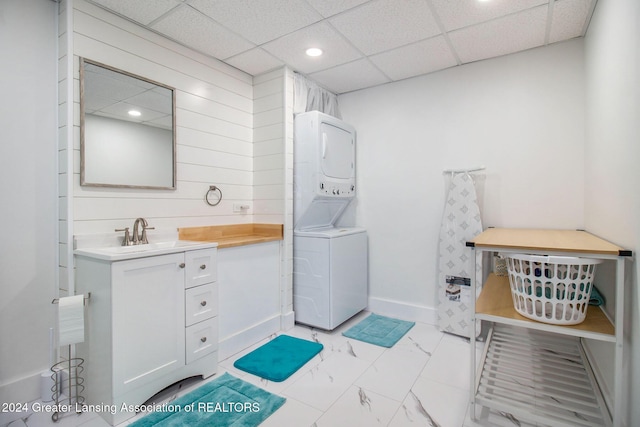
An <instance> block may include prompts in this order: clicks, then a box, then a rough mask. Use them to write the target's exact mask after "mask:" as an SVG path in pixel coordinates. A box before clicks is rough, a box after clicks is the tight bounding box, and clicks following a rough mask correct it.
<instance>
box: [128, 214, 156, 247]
mask: <svg viewBox="0 0 640 427" xmlns="http://www.w3.org/2000/svg"><path fill="white" fill-rule="evenodd" d="M140 226H141V227H142V230H138V227H140ZM154 229H155V227H149V224H148V223H147V220H146V219H144V218H136V220H135V222H134V223H133V238H132V240H131V243H132V244H133V245H145V244H147V243H149V241H148V240H147V230H154Z"/></svg>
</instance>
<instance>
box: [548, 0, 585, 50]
mask: <svg viewBox="0 0 640 427" xmlns="http://www.w3.org/2000/svg"><path fill="white" fill-rule="evenodd" d="M591 9H592V2H591V1H589V0H560V1H556V2H555V3H554V4H553V17H552V20H551V32H550V33H549V43H555V42H557V41H561V40H568V39H572V38H574V37H580V36H582V35H583V30H584V29H585V27H586V26H585V22H587V20H588V19H589V14H590V13H591Z"/></svg>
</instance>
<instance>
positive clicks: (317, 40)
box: [262, 22, 362, 74]
mask: <svg viewBox="0 0 640 427" xmlns="http://www.w3.org/2000/svg"><path fill="white" fill-rule="evenodd" d="M262 47H263V48H264V49H265V50H266V51H267V52H270V53H271V54H272V55H273V56H275V57H277V58H279V59H280V60H282V61H283V62H285V63H287V64H289V66H290V67H291V68H293V69H294V70H296V71H300V72H301V73H305V74H308V73H313V72H315V71H319V70H324V69H326V68H331V67H334V66H336V65H339V64H344V63H345V62H351V61H354V60H356V59H358V58H361V57H362V55H361V54H360V52H358V50H357V49H355V48H353V46H351V45H350V44H349V43H348V42H346V41H345V40H344V37H342V36H341V35H340V34H339V33H338V32H337V31H336V30H335V29H333V27H331V26H330V25H329V24H327V23H324V22H321V23H319V24H314V25H311V26H309V27H307V28H303V29H302V30H298V31H296V32H295V33H292V34H289V35H287V36H284V37H281V38H279V39H277V40H274V41H272V42H270V43H267V44H264V45H263V46H262ZM310 47H318V48H320V49H322V50H323V52H324V53H323V54H322V55H321V56H317V57H310V56H307V55H306V54H305V51H306V50H307V49H308V48H310Z"/></svg>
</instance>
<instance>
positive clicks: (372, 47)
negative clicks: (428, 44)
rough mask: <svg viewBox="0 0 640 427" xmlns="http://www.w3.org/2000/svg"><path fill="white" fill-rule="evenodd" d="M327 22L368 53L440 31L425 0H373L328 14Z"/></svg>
mask: <svg viewBox="0 0 640 427" xmlns="http://www.w3.org/2000/svg"><path fill="white" fill-rule="evenodd" d="M329 22H331V24H332V25H333V26H334V27H335V28H336V29H337V30H338V31H340V32H341V33H342V34H344V36H345V37H347V38H348V39H349V40H350V41H351V42H352V43H353V44H354V45H355V46H356V47H357V48H358V49H360V50H361V51H362V52H363V53H365V54H367V55H372V54H375V53H380V52H383V51H385V50H389V49H393V48H396V47H399V46H403V45H406V44H409V43H413V42H416V41H418V40H421V39H426V38H429V37H432V36H435V35H437V34H438V33H439V32H440V31H439V29H438V25H437V24H436V22H435V20H434V19H433V15H432V14H431V10H430V9H429V6H428V4H427V3H426V2H425V1H424V0H401V1H399V0H375V1H372V2H370V3H367V4H365V5H363V6H361V7H357V8H354V9H352V10H349V11H347V12H345V13H343V14H340V15H338V16H335V17H333V18H330V19H329Z"/></svg>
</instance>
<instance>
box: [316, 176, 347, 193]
mask: <svg viewBox="0 0 640 427" xmlns="http://www.w3.org/2000/svg"><path fill="white" fill-rule="evenodd" d="M317 194H318V195H319V196H331V197H353V196H355V194H356V186H355V184H352V183H344V182H331V181H329V180H326V179H325V180H321V181H320V182H319V184H318V189H317Z"/></svg>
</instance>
